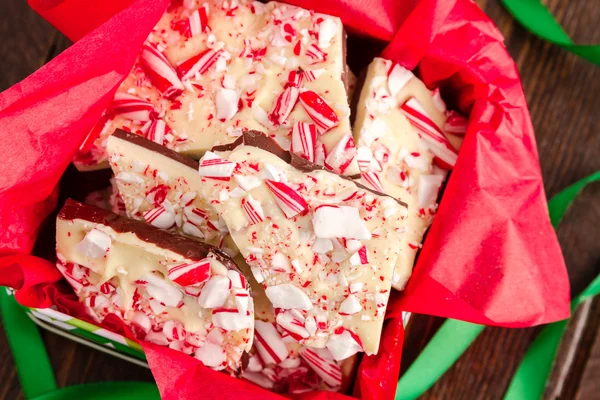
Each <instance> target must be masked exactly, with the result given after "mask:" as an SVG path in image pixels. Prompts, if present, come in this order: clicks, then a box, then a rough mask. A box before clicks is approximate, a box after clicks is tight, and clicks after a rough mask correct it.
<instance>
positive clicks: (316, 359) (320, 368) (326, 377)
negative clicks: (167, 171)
mask: <svg viewBox="0 0 600 400" xmlns="http://www.w3.org/2000/svg"><path fill="white" fill-rule="evenodd" d="M300 357H302V359H303V360H304V361H306V363H307V364H308V366H309V367H310V368H311V369H312V370H313V371H315V373H316V374H317V375H319V377H320V378H321V379H323V382H325V383H326V384H327V385H328V386H330V387H334V388H335V387H339V386H341V384H342V369H341V368H340V366H339V365H337V363H336V362H335V360H334V359H333V356H332V355H331V353H330V352H329V351H327V349H313V348H309V347H304V348H303V349H302V351H301V352H300Z"/></svg>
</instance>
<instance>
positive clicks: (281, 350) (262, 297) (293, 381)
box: [235, 255, 358, 393]
mask: <svg viewBox="0 0 600 400" xmlns="http://www.w3.org/2000/svg"><path fill="white" fill-rule="evenodd" d="M235 262H236V264H237V265H238V266H239V267H240V270H241V271H242V272H243V273H244V275H246V276H248V277H249V278H248V280H249V281H250V286H251V287H252V298H253V300H254V317H255V319H256V321H255V330H254V342H253V344H252V350H251V353H250V358H249V362H248V366H247V368H246V370H245V371H244V373H243V374H242V376H241V378H242V379H246V380H248V381H251V382H253V383H255V384H257V385H259V386H262V387H264V388H265V389H269V390H271V391H274V392H278V393H304V392H306V391H309V390H310V391H313V390H329V391H338V392H339V391H342V392H343V391H345V390H346V388H347V387H348V386H349V384H350V382H351V377H352V376H353V373H354V369H355V367H356V363H357V360H358V357H357V356H356V355H354V356H351V357H348V358H347V359H345V360H342V361H336V360H335V359H334V358H333V356H332V355H331V352H330V351H329V350H327V349H326V348H325V349H313V348H310V347H306V346H303V345H301V344H300V343H298V342H297V341H296V340H295V339H294V338H293V337H292V336H290V335H289V333H287V332H286V331H285V330H283V329H282V328H281V327H278V326H277V324H276V323H275V310H274V309H273V306H272V304H271V302H270V301H269V299H268V298H267V296H266V294H265V289H264V288H263V287H262V285H260V284H258V283H257V282H256V280H255V279H254V278H253V277H252V272H251V270H250V267H249V266H248V264H246V262H245V261H244V259H243V257H241V256H240V255H238V256H237V257H236V258H235Z"/></svg>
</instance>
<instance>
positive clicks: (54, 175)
mask: <svg viewBox="0 0 600 400" xmlns="http://www.w3.org/2000/svg"><path fill="white" fill-rule="evenodd" d="M168 3H169V2H168V1H166V0H136V1H131V0H130V1H106V0H105V1H81V0H63V1H44V0H30V4H31V5H32V6H33V7H34V8H35V9H36V10H37V11H38V12H39V13H40V14H41V15H42V16H44V17H45V18H46V19H47V20H48V21H50V22H51V23H52V24H53V25H54V26H56V27H57V28H58V29H59V30H61V31H62V32H63V33H65V34H66V35H67V36H68V37H69V38H71V39H73V40H74V41H75V43H74V45H73V46H71V47H70V48H69V49H67V50H66V51H65V52H64V53H62V54H61V55H60V56H58V57H57V58H56V59H54V60H53V61H51V62H50V63H48V64H47V65H46V66H44V67H42V68H41V69H40V70H39V71H37V72H36V73H34V74H33V75H31V76H30V77H29V78H27V79H26V80H24V81H23V82H21V83H19V84H17V85H15V86H13V87H12V88H10V89H8V90H7V91H5V92H4V93H2V94H1V95H0V121H1V123H2V125H1V126H3V127H4V129H5V131H6V132H10V135H7V134H5V141H4V142H3V143H2V144H0V154H1V155H2V159H3V161H4V174H3V177H2V178H1V179H2V183H1V190H0V205H1V214H0V215H1V217H0V218H1V221H2V231H1V232H2V233H1V235H2V241H1V243H2V247H1V250H0V251H1V254H2V258H0V271H1V272H0V284H2V285H5V286H10V287H13V288H15V289H17V292H16V299H17V300H18V301H19V302H20V303H21V304H23V305H25V306H28V307H32V311H31V313H32V314H33V315H34V316H36V318H38V319H42V320H44V318H46V321H45V322H49V319H50V320H52V321H53V322H54V325H57V323H58V322H60V324H58V325H60V326H62V328H63V329H65V330H71V331H72V329H70V327H72V326H75V327H76V328H78V329H80V330H81V331H79V333H80V335H81V336H86V335H88V334H89V333H90V331H94V335H98V334H100V336H102V337H104V338H107V339H109V340H111V343H112V345H113V346H114V347H115V348H116V350H118V351H119V353H122V352H125V353H127V352H130V353H131V354H130V355H133V356H134V357H136V356H135V355H134V354H133V353H136V352H137V350H136V352H131V350H132V349H138V350H139V348H137V347H136V346H137V345H136V343H135V342H133V341H131V340H132V339H133V337H132V336H130V337H129V338H127V336H128V333H127V331H126V330H123V327H122V325H119V324H118V323H110V322H111V321H105V325H106V326H103V327H92V326H90V325H86V324H88V321H89V318H88V317H87V316H86V313H85V310H84V309H83V307H82V306H81V305H80V304H79V303H78V302H77V301H76V298H75V296H74V295H73V293H72V291H71V289H70V288H69V287H68V285H66V283H65V282H64V281H63V280H62V279H61V275H60V273H59V272H58V271H57V270H56V268H55V266H54V264H53V262H52V261H54V258H53V256H52V253H53V247H54V242H53V226H52V223H53V222H52V221H53V220H54V218H53V217H54V216H55V212H56V211H57V207H58V208H60V206H61V205H62V203H63V202H64V199H65V198H66V197H67V196H70V197H74V198H76V199H77V198H78V197H79V198H80V199H82V198H81V196H83V194H84V193H86V192H89V190H91V189H92V188H93V187H94V186H95V185H97V184H99V183H101V182H103V181H102V179H105V178H102V177H97V176H93V175H86V176H85V177H82V176H80V175H78V174H76V173H74V172H73V170H70V171H67V172H66V173H65V170H67V166H68V165H69V163H70V161H71V159H72V158H73V156H74V154H75V153H76V152H77V150H78V149H79V148H80V146H81V145H82V143H83V142H84V140H85V139H86V137H87V135H88V133H89V132H90V130H91V129H92V127H93V126H94V124H95V123H96V122H97V121H98V120H99V118H100V116H101V114H102V112H103V110H104V109H106V107H107V106H108V105H109V103H110V101H111V99H112V97H113V95H114V92H115V90H116V89H117V87H118V86H119V84H120V83H121V82H122V80H123V79H124V78H125V77H126V76H127V74H128V73H129V70H130V69H131V66H132V65H133V62H134V61H135V58H136V56H137V54H138V53H139V51H140V49H141V46H142V44H143V42H144V40H145V38H146V37H147V35H148V33H149V32H150V30H151V29H152V27H153V26H154V25H155V24H156V22H157V21H158V19H159V18H160V16H161V15H162V13H163V12H164V11H165V9H166V7H167V6H168ZM290 3H292V4H295V5H298V6H302V7H305V8H308V9H313V10H316V11H318V12H323V13H327V14H331V15H336V16H339V17H340V18H341V19H342V21H343V23H344V25H345V27H346V29H347V30H348V33H349V35H350V36H349V42H348V63H349V64H350V67H351V68H352V69H354V70H355V71H359V70H360V69H362V68H364V67H365V66H366V65H367V64H368V63H369V62H370V60H371V59H372V58H373V57H374V56H377V55H381V56H383V57H385V58H387V59H391V60H393V61H395V62H397V63H399V64H400V65H402V66H404V67H405V68H407V69H410V70H413V71H415V73H416V74H417V75H418V76H419V77H420V78H421V79H422V80H423V81H424V82H425V84H426V85H427V86H428V87H429V88H430V89H433V88H435V87H439V88H440V90H441V93H442V95H443V97H444V99H445V100H446V101H447V103H449V104H450V105H451V106H452V108H454V109H457V110H460V112H462V113H463V114H464V115H468V118H469V124H468V129H467V133H466V136H465V140H464V142H463V145H462V148H461V151H460V155H459V158H458V161H457V163H456V165H455V166H454V169H453V170H452V173H451V175H450V178H449V181H448V183H447V185H446V187H445V193H444V196H443V199H442V201H441V203H440V207H439V211H438V214H437V216H436V219H435V221H434V223H433V225H432V227H431V228H430V230H429V232H428V234H427V237H426V240H425V242H424V245H423V248H422V250H421V252H420V254H419V257H418V261H417V264H416V266H415V268H414V272H413V275H412V277H411V279H410V281H409V283H408V285H407V287H406V289H405V290H404V291H403V292H397V293H394V294H393V295H392V297H391V299H390V303H389V306H388V310H387V314H386V320H387V321H386V323H385V325H384V331H383V336H382V341H381V345H380V349H379V352H378V354H376V355H373V356H364V357H363V358H362V360H361V362H360V365H359V367H358V371H357V375H356V379H355V384H354V387H353V389H352V392H351V393H349V394H348V395H350V394H351V395H353V396H355V397H359V398H369V399H385V398H391V397H393V394H394V391H395V387H396V381H397V378H398V374H399V367H400V357H401V349H402V340H403V329H404V327H403V322H402V312H414V313H420V314H430V315H437V316H443V317H449V318H456V319H461V320H465V321H470V322H475V323H480V324H486V325H497V326H507V327H524V326H532V325H536V324H541V323H547V322H551V321H555V320H559V319H563V318H566V317H567V316H568V313H569V303H568V301H569V286H568V280H567V276H566V269H565V266H564V262H563V261H562V255H561V252H560V248H559V246H558V243H557V240H556V237H555V234H554V231H553V229H552V227H551V225H550V221H549V217H548V213H547V207H546V200H545V196H544V190H543V186H542V178H541V173H540V168H539V165H538V160H537V150H536V145H535V138H534V134H533V129H532V126H531V122H530V119H529V115H528V110H527V105H526V102H525V98H524V95H523V92H522V87H521V83H520V80H519V77H518V73H517V71H516V67H515V65H514V63H513V61H512V60H511V59H510V57H509V55H508V53H507V51H506V49H505V47H504V45H503V43H502V37H501V35H500V33H499V32H498V31H497V29H496V28H495V27H494V25H493V23H492V22H491V21H490V20H489V19H488V18H487V16H485V14H484V13H483V12H482V11H481V10H480V9H479V8H478V7H477V6H476V5H475V4H474V3H472V2H470V1H468V0H454V1H435V0H423V1H406V2H401V3H400V4H398V3H397V2H395V1H391V0H390V1H386V0H370V1H363V2H347V1H341V0H340V1H337V0H336V1H329V2H316V1H311V0H294V1H290ZM100 175H101V174H100ZM84 183H86V184H85V185H84ZM44 221H45V222H44ZM48 260H50V261H48ZM112 322H114V321H112ZM84 327H85V328H84ZM83 332H85V334H84V333H83ZM119 334H123V335H124V336H120V335H119ZM107 336H108V337H107ZM88 337H89V335H88ZM103 340H104V339H101V340H100V342H102V341H103ZM124 343H125V344H127V346H126V347H127V350H128V351H125V348H123V346H117V344H121V345H122V344H124ZM140 345H141V347H142V348H143V350H144V352H145V355H146V358H147V360H148V363H149V365H150V368H151V369H152V372H153V374H154V377H155V379H156V381H157V384H158V386H159V389H160V391H161V394H162V396H163V398H165V399H170V398H203V397H210V396H212V395H214V396H215V397H217V394H218V397H219V398H234V397H239V396H240V394H243V395H244V396H245V397H246V398H258V397H261V398H278V397H279V396H278V395H275V394H272V393H270V392H268V391H266V390H264V389H262V388H259V387H257V386H254V385H252V384H250V383H248V382H245V381H241V380H235V379H233V378H231V377H229V376H226V375H224V374H221V373H218V372H215V371H213V370H211V369H208V368H206V367H204V366H203V365H202V364H201V363H200V362H199V361H198V360H196V359H194V358H192V357H189V356H186V355H184V354H181V353H177V352H175V351H173V350H170V349H168V348H163V347H160V346H156V345H152V344H149V343H144V342H142V343H140ZM136 354H137V355H138V356H139V353H136ZM136 358H139V357H136ZM224 388H227V389H226V390H225V389H224ZM298 397H303V398H312V397H314V398H343V397H345V396H344V395H342V394H335V393H328V392H318V393H307V394H304V395H301V396H298Z"/></svg>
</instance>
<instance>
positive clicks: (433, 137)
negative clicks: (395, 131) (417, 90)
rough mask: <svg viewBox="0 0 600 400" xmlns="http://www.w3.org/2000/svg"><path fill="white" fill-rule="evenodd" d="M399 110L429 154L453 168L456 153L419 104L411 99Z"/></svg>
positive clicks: (456, 157)
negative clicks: (421, 140) (417, 133)
mask: <svg viewBox="0 0 600 400" xmlns="http://www.w3.org/2000/svg"><path fill="white" fill-rule="evenodd" d="M400 110H401V111H402V113H403V114H404V116H405V117H406V118H408V120H409V121H410V122H411V124H412V125H413V126H414V127H415V128H417V130H418V131H419V135H420V136H421V138H422V139H423V140H424V141H425V142H426V143H427V145H428V146H429V149H430V150H431V152H432V153H433V154H435V156H436V157H439V158H440V159H441V160H442V161H443V162H444V163H445V164H446V165H448V166H450V167H452V166H454V164H455V163H456V160H457V159H458V152H457V151H456V149H455V148H454V147H453V146H452V144H451V143H450V141H449V140H448V138H446V136H445V135H444V133H443V132H442V130H441V129H440V128H439V127H438V126H437V125H436V124H435V123H434V122H433V121H432V120H431V118H430V117H429V115H427V112H426V111H425V109H423V106H421V103H419V101H418V100H417V99H415V98H414V97H412V98H410V99H408V100H407V101H406V103H404V104H403V105H402V106H400Z"/></svg>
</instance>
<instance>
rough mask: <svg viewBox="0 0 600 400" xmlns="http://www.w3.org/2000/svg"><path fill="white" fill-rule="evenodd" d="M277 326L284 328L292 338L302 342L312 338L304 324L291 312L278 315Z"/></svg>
mask: <svg viewBox="0 0 600 400" xmlns="http://www.w3.org/2000/svg"><path fill="white" fill-rule="evenodd" d="M276 321H277V324H278V325H279V326H280V327H281V328H283V330H284V331H286V332H287V333H288V334H289V335H290V336H291V337H292V338H294V339H295V340H296V341H298V342H300V341H301V340H303V339H306V338H307V337H309V336H310V334H309V333H308V330H306V328H305V327H304V323H303V322H302V321H301V320H299V319H298V318H296V316H294V314H293V313H292V312H291V311H284V312H280V313H279V314H277V318H276Z"/></svg>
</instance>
